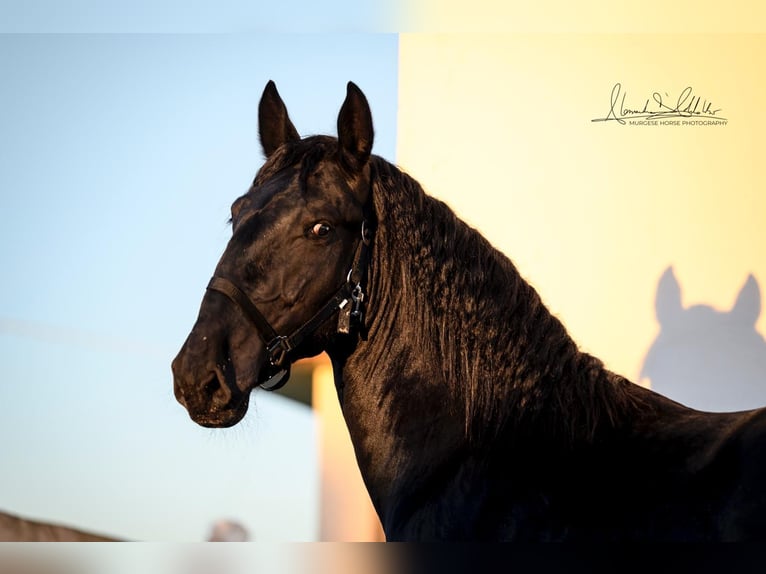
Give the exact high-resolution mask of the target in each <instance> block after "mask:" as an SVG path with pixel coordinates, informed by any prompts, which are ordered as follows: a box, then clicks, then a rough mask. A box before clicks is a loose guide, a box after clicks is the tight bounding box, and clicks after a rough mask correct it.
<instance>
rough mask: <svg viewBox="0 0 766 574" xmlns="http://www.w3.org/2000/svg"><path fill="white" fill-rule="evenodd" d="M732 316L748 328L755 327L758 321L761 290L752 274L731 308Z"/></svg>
mask: <svg viewBox="0 0 766 574" xmlns="http://www.w3.org/2000/svg"><path fill="white" fill-rule="evenodd" d="M731 314H732V315H734V316H735V317H736V318H737V319H738V320H740V321H742V322H743V323H745V324H747V325H748V326H750V325H755V322H756V321H757V320H758V317H759V315H760V314H761V289H760V287H759V286H758V281H756V280H755V277H753V275H752V273H751V274H750V275H748V277H747V281H745V284H744V285H742V289H740V291H739V295H737V300H736V301H735V302H734V306H733V307H732V308H731Z"/></svg>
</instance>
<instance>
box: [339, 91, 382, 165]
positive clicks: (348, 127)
mask: <svg viewBox="0 0 766 574" xmlns="http://www.w3.org/2000/svg"><path fill="white" fill-rule="evenodd" d="M373 137H374V134H373V129H372V113H371V112H370V104H369V103H367V98H366V97H364V94H363V93H362V90H360V89H359V88H358V87H357V85H356V84H354V83H353V82H349V83H348V86H347V87H346V100H345V101H344V102H343V106H341V108H340V113H339V114H338V142H339V147H340V158H341V161H342V162H343V164H344V166H345V167H346V168H347V169H349V170H350V171H352V172H353V171H358V170H360V169H361V168H362V167H364V165H365V164H366V163H367V160H368V159H370V153H371V152H372V141H373Z"/></svg>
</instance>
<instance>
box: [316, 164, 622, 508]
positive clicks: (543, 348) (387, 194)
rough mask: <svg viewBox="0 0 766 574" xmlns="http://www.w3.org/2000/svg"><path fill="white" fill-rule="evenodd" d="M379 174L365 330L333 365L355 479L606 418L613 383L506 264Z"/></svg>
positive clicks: (576, 434)
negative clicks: (356, 462) (357, 474)
mask: <svg viewBox="0 0 766 574" xmlns="http://www.w3.org/2000/svg"><path fill="white" fill-rule="evenodd" d="M383 167H384V168H385V166H383ZM383 177H384V178H387V179H386V182H385V183H379V184H378V188H377V189H375V188H374V190H373V198H374V202H375V212H376V216H377V219H378V221H377V229H376V231H375V238H374V245H373V261H372V266H371V281H370V289H369V308H368V311H369V316H368V325H369V333H368V336H367V339H366V340H364V341H360V342H359V343H358V345H357V346H356V348H355V349H354V351H353V352H352V353H351V354H350V356H348V357H347V358H344V359H343V360H335V361H334V362H335V363H336V369H337V374H336V380H342V384H343V391H342V393H343V394H342V402H343V410H344V416H345V417H346V421H347V423H348V426H349V431H350V434H351V437H352V440H353V442H354V444H355V448H356V452H357V458H358V460H359V463H360V467H361V470H362V473H363V476H365V479H366V480H367V481H368V487H370V486H371V484H377V485H380V488H381V489H383V490H386V489H389V488H394V487H393V486H391V485H393V484H395V483H396V480H397V476H401V474H402V466H401V465H402V464H408V465H411V466H413V467H417V466H418V465H419V464H424V465H432V464H433V461H434V460H450V459H451V458H453V459H454V454H455V453H457V452H462V453H468V452H470V451H471V449H474V448H475V447H476V445H483V446H482V448H487V445H493V444H503V445H506V446H507V444H508V443H509V442H514V441H515V440H519V441H521V440H523V435H530V434H532V435H534V436H536V437H540V436H543V435H547V436H548V439H549V440H550V441H557V440H587V439H589V438H592V436H593V433H594V432H595V430H596V428H597V427H598V426H599V424H601V423H602V422H603V421H605V420H606V421H612V422H613V419H615V418H617V417H619V415H620V412H621V409H622V408H623V406H624V405H625V403H626V400H625V397H624V395H625V393H624V388H625V385H624V384H622V383H623V382H624V380H622V379H620V378H619V377H616V376H615V375H613V374H611V373H609V372H608V371H606V370H605V369H604V368H603V365H602V364H601V362H599V361H597V360H596V359H594V358H592V357H590V356H589V355H586V354H583V353H580V352H579V351H578V349H577V347H576V345H575V343H574V342H573V341H572V339H571V338H570V337H569V335H568V334H567V332H566V330H565V328H564V326H563V325H562V324H561V323H560V322H559V321H558V320H557V319H556V318H555V317H553V316H552V315H551V314H550V313H549V312H548V311H547V309H546V308H545V307H544V305H543V304H542V302H541V300H540V297H539V296H538V295H537V293H536V292H535V290H534V289H533V288H532V287H531V286H530V285H529V284H528V283H527V282H526V281H524V280H523V279H522V278H521V277H520V275H519V274H518V272H517V270H516V269H515V267H514V266H513V264H512V263H511V262H510V261H509V260H508V259H507V258H506V257H505V256H504V255H503V254H502V253H500V252H498V251H497V250H495V249H494V248H492V247H491V246H490V244H489V243H488V242H487V241H486V240H485V239H484V238H483V237H482V236H481V235H480V234H479V233H478V232H477V231H475V230H473V229H471V228H470V227H468V226H467V225H466V224H465V223H463V222H462V221H460V220H459V219H457V218H456V217H455V215H454V214H453V213H452V211H450V210H449V208H448V207H447V206H446V205H444V204H443V203H441V202H439V201H438V200H435V199H433V198H431V197H428V196H426V195H425V194H424V193H423V191H422V189H421V188H420V186H419V185H418V184H417V183H416V182H414V180H411V179H409V178H408V177H407V176H405V175H404V174H401V172H398V171H397V170H395V168H393V167H389V168H388V170H387V171H386V173H384V174H383ZM331 356H332V353H331ZM610 424H611V423H610ZM504 448H505V446H504ZM423 453H428V456H423ZM405 474H409V475H411V476H423V477H425V476H427V471H425V470H424V469H423V468H413V469H412V472H410V473H405ZM395 475H396V476H395ZM410 486H411V485H410ZM370 490H371V493H373V490H374V488H371V489H370ZM374 498H375V495H374V493H373V499H374Z"/></svg>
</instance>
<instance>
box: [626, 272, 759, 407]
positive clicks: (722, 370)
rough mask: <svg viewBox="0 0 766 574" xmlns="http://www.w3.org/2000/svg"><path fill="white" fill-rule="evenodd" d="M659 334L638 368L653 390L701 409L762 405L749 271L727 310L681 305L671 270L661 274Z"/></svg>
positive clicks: (755, 302) (754, 289) (755, 295)
mask: <svg viewBox="0 0 766 574" xmlns="http://www.w3.org/2000/svg"><path fill="white" fill-rule="evenodd" d="M655 310H656V313H657V320H658V321H659V323H660V334H659V335H658V336H657V339H656V340H655V341H654V343H652V346H651V347H650V348H649V352H648V353H647V355H646V359H645V361H644V365H643V367H642V369H641V375H640V379H644V378H648V379H649V380H650V381H651V388H652V389H653V390H655V391H657V392H658V393H661V394H663V395H665V396H667V397H669V398H671V399H673V400H675V401H678V402H679V403H682V404H685V405H687V406H689V407H692V408H695V409H698V410H703V411H719V412H720V411H740V410H745V409H751V408H756V407H760V406H764V405H766V340H764V338H763V336H762V335H761V334H760V333H759V332H758V331H756V329H755V323H756V321H757V320H758V316H759V315H760V313H761V292H760V287H759V286H758V282H757V281H756V279H755V277H753V275H749V276H748V278H747V280H746V281H745V283H744V285H743V286H742V288H741V289H740V292H739V294H738V295H737V298H736V301H735V302H734V305H733V306H732V308H731V309H730V310H728V311H718V310H716V309H714V308H713V307H710V306H709V305H693V306H691V307H688V308H684V307H683V306H682V304H681V286H680V285H679V283H678V280H677V279H676V277H675V275H674V273H673V268H672V267H669V268H668V269H667V270H665V272H664V273H663V275H662V277H661V278H660V281H659V284H658V286H657V298H656V302H655Z"/></svg>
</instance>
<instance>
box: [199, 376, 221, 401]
mask: <svg viewBox="0 0 766 574" xmlns="http://www.w3.org/2000/svg"><path fill="white" fill-rule="evenodd" d="M220 388H221V385H220V384H219V383H218V376H217V375H213V377H212V378H211V379H210V380H209V381H208V382H207V383H205V385H204V386H203V388H202V390H203V392H204V393H205V397H207V398H208V399H213V397H215V393H216V392H217V391H218V390H219V389H220Z"/></svg>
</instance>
